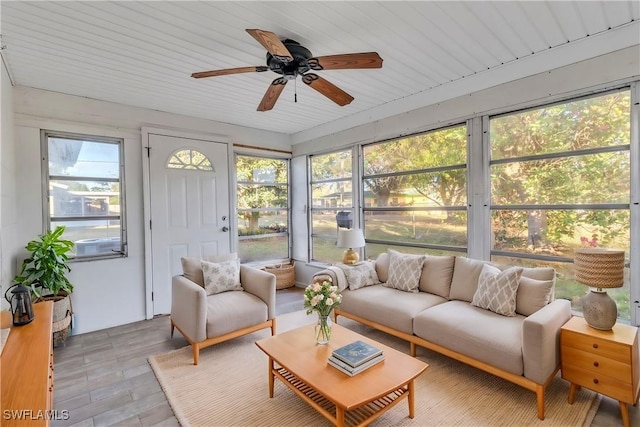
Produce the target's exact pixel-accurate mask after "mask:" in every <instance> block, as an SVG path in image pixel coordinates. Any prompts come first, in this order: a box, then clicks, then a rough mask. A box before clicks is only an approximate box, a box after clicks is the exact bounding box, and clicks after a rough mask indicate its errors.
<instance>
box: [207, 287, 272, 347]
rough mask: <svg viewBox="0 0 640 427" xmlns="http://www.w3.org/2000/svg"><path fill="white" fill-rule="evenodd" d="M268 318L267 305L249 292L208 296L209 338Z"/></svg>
mask: <svg viewBox="0 0 640 427" xmlns="http://www.w3.org/2000/svg"><path fill="white" fill-rule="evenodd" d="M267 320H268V309H267V305H266V304H265V303H264V301H262V300H261V299H260V298H258V297H257V296H255V295H253V294H251V293H249V292H223V293H220V294H214V295H210V296H208V297H207V338H212V337H217V336H220V335H223V334H226V333H229V332H233V331H237V330H238V329H242V328H247V327H249V326H254V325H257V324H258V323H262V322H266V321H267Z"/></svg>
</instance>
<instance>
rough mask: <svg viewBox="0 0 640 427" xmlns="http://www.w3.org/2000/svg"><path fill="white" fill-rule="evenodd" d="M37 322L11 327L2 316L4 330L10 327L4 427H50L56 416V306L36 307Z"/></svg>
mask: <svg viewBox="0 0 640 427" xmlns="http://www.w3.org/2000/svg"><path fill="white" fill-rule="evenodd" d="M33 311H34V315H35V317H34V319H33V321H32V322H31V323H29V324H28V325H24V326H13V325H11V313H8V312H3V313H2V328H7V327H11V332H10V333H9V338H8V339H7V342H6V343H5V345H4V348H3V349H2V356H0V369H1V371H0V374H1V378H2V379H1V381H2V382H1V386H2V399H1V400H0V403H1V406H2V408H1V409H2V410H1V411H0V418H1V421H0V424H2V426H6V427H9V426H20V427H23V426H25V427H26V426H48V425H49V419H50V418H52V417H55V416H56V415H55V414H54V413H53V412H52V411H51V408H52V401H53V333H52V322H53V302H51V301H47V302H41V303H38V304H34V305H33Z"/></svg>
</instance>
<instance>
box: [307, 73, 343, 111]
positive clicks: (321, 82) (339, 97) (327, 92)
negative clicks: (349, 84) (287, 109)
mask: <svg viewBox="0 0 640 427" xmlns="http://www.w3.org/2000/svg"><path fill="white" fill-rule="evenodd" d="M302 81H303V82H304V83H305V84H307V85H309V86H311V87H312V88H314V89H315V90H317V91H318V92H320V93H321V94H323V95H324V96H326V97H327V98H329V99H330V100H332V101H333V102H335V103H336V104H338V105H339V106H341V107H343V106H345V105H347V104H350V103H351V101H353V96H351V95H349V94H348V93H347V92H345V91H343V90H342V89H340V88H339V87H338V86H336V85H334V84H333V83H330V82H328V81H327V80H325V79H323V78H322V77H320V76H319V75H317V74H313V73H307V74H305V75H304V76H302Z"/></svg>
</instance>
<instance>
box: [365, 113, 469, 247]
mask: <svg viewBox="0 0 640 427" xmlns="http://www.w3.org/2000/svg"><path fill="white" fill-rule="evenodd" d="M362 151H363V188H364V194H363V199H364V204H363V210H364V214H365V215H364V228H365V237H366V239H367V247H366V253H367V256H368V257H371V258H375V257H377V256H378V255H379V254H380V253H382V252H386V250H387V249H388V248H394V249H398V250H401V251H403V252H409V253H425V251H426V252H428V253H430V254H433V255H442V254H453V255H462V254H464V253H466V245H467V211H466V209H467V208H466V205H467V177H466V173H467V167H466V163H467V160H466V158H467V127H466V125H462V126H455V127H451V128H447V129H440V130H436V131H433V132H428V133H424V134H420V135H414V136H410V137H407V138H401V139H396V140H393V141H388V142H382V143H377V144H371V145H367V146H364V147H363V149H362Z"/></svg>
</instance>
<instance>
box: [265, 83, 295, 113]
mask: <svg viewBox="0 0 640 427" xmlns="http://www.w3.org/2000/svg"><path fill="white" fill-rule="evenodd" d="M287 81H288V80H287V79H285V78H283V77H278V78H277V79H275V80H274V81H272V82H271V84H270V85H269V89H267V92H266V93H265V94H264V96H263V97H262V101H260V105H258V111H268V110H271V109H272V108H273V106H274V105H276V101H277V100H278V97H280V94H281V93H282V91H283V90H284V86H285V85H286V84H287Z"/></svg>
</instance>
